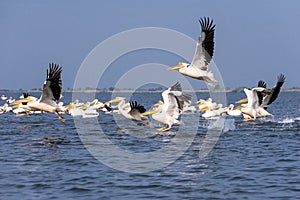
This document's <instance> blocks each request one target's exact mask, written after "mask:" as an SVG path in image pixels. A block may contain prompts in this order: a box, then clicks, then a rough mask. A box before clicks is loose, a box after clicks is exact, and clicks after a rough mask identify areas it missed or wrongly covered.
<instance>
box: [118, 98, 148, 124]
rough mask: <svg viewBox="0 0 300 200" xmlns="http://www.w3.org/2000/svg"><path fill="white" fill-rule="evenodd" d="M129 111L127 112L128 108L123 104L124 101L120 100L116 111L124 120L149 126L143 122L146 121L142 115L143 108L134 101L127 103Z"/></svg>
mask: <svg viewBox="0 0 300 200" xmlns="http://www.w3.org/2000/svg"><path fill="white" fill-rule="evenodd" d="M129 105H130V109H129V110H128V108H127V107H128V106H126V104H125V99H122V100H121V101H120V103H119V104H118V109H119V112H120V114H121V115H123V116H124V117H125V118H127V119H130V120H133V121H140V122H142V124H144V125H145V126H149V122H145V121H144V120H146V119H148V118H147V117H145V116H144V115H143V113H145V112H146V109H145V108H144V106H142V105H140V104H138V103H137V102H136V101H134V102H133V101H132V102H129Z"/></svg>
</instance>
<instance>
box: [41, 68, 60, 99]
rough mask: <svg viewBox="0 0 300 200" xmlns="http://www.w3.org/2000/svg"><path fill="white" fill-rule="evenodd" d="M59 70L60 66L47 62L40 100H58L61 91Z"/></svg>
mask: <svg viewBox="0 0 300 200" xmlns="http://www.w3.org/2000/svg"><path fill="white" fill-rule="evenodd" d="M61 72H62V67H59V65H57V64H54V63H51V64H49V71H48V69H47V78H46V81H45V83H44V86H43V93H42V96H41V102H44V103H51V102H52V101H57V100H59V98H60V96H61V91H62V81H61Z"/></svg>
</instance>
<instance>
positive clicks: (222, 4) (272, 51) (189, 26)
mask: <svg viewBox="0 0 300 200" xmlns="http://www.w3.org/2000/svg"><path fill="white" fill-rule="evenodd" d="M299 9H300V1H298V0H280V1H279V0H252V1H240V0H205V1H202V0H186V1H176V0H165V1H162V0H151V1H149V0H147V1H146V0H131V1H122V0H119V1H116V0H110V1H96V0H95V1H89V0H87V1H85V0H82V1H71V0H43V1H41V0H26V1H22V0H7V1H0V27H1V29H0V30H1V31H0V44H1V45H0V67H1V68H0V69H1V78H0V89H20V88H22V89H32V88H40V87H41V86H42V83H43V81H44V79H45V73H46V68H47V67H48V63H49V62H56V63H58V64H60V65H62V66H63V87H64V88H65V89H66V88H72V87H73V84H74V78H75V76H76V73H77V70H78V69H79V67H80V65H81V63H82V62H83V60H84V59H85V57H86V56H87V55H88V54H89V53H90V51H91V50H92V49H94V48H95V47H96V46H97V45H98V44H99V43H101V42H102V41H104V40H105V39H107V38H109V37H111V36H112V35H114V34H117V33H119V32H122V31H126V30H129V29H133V28H141V27H163V28H169V29H173V30H176V31H179V32H181V33H184V34H186V35H188V36H189V37H191V38H193V39H195V40H196V39H197V38H198V36H199V31H200V28H199V23H198V19H199V18H200V17H203V16H209V17H210V18H212V19H214V22H215V23H216V32H215V54H214V58H213V59H214V61H215V63H216V65H217V66H218V68H219V70H220V72H221V74H222V77H223V80H224V84H225V86H226V87H230V88H235V87H239V86H247V87H252V86H254V85H256V83H257V82H258V80H260V79H263V80H265V81H266V82H267V83H268V86H273V85H274V84H275V82H276V77H277V75H278V74H279V73H283V74H285V75H286V77H287V79H286V83H285V85H284V87H285V88H289V87H293V86H297V87H299V86H300V84H299V80H300V79H299V75H300V69H299V65H300V56H299V54H300V22H299V19H300V12H299ZM127 56H128V57H127V58H126V59H125V60H126V61H124V66H121V65H122V62H121V61H122V59H120V60H119V61H116V63H115V65H116V64H118V66H115V67H112V68H111V69H110V71H108V72H107V73H108V75H107V76H108V77H109V78H107V79H105V80H106V81H102V82H101V83H100V85H99V88H108V87H110V86H112V85H113V84H114V82H116V80H117V79H118V77H120V76H122V73H124V70H125V72H126V70H129V69H130V67H133V66H135V65H141V64H145V63H151V62H155V63H163V64H164V65H167V66H168V65H169V66H172V65H175V64H177V63H178V62H179V61H180V58H179V57H177V56H174V55H172V54H168V53H162V54H160V53H158V52H151V50H148V51H143V52H142V53H141V52H136V54H134V53H132V54H128V55H127ZM123 57H126V56H123ZM123 57H122V58H123ZM122 67H123V68H122ZM120 68H122V70H120V71H121V72H118V71H119V70H118V69H120ZM170 73H174V72H170ZM191 83H192V84H198V83H199V81H192V82H191ZM201 84H202V83H201ZM201 84H199V87H202V88H203V87H204V86H205V85H201Z"/></svg>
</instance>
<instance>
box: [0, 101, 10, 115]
mask: <svg viewBox="0 0 300 200" xmlns="http://www.w3.org/2000/svg"><path fill="white" fill-rule="evenodd" d="M11 111H12V107H10V106H8V104H7V103H5V104H4V105H3V106H0V114H4V113H7V112H11Z"/></svg>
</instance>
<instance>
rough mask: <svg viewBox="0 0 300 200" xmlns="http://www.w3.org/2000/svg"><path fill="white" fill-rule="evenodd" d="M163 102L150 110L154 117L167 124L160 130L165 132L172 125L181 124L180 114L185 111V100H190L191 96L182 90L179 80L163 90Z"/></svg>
mask: <svg viewBox="0 0 300 200" xmlns="http://www.w3.org/2000/svg"><path fill="white" fill-rule="evenodd" d="M162 97H163V104H162V105H161V107H160V106H158V108H156V109H153V110H152V111H149V113H147V114H153V115H152V118H153V119H154V120H156V121H159V122H161V123H163V124H165V125H166V126H165V127H162V128H160V129H159V131H162V132H165V131H168V130H170V129H171V128H172V125H180V124H181V123H180V122H179V116H180V115H181V114H182V112H183V105H184V102H190V100H191V96H190V95H188V94H185V93H184V92H182V89H181V85H180V83H179V82H177V83H175V85H173V86H172V87H170V88H168V89H167V90H165V91H163V92H162Z"/></svg>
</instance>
